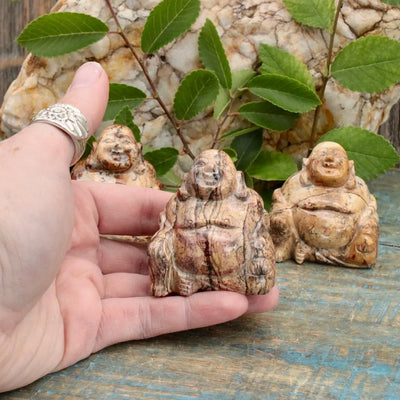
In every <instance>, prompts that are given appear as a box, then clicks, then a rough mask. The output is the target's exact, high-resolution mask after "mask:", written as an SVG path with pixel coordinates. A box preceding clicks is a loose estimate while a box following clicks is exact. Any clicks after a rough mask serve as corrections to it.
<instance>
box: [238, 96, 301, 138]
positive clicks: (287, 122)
mask: <svg viewBox="0 0 400 400" xmlns="http://www.w3.org/2000/svg"><path fill="white" fill-rule="evenodd" d="M239 114H240V115H241V116H242V117H243V118H245V119H247V120H248V121H250V122H252V123H253V124H255V125H258V126H261V127H262V128H265V129H271V130H273V131H287V130H288V129H290V128H291V127H292V126H293V125H294V124H295V122H296V121H297V119H298V117H299V114H295V113H291V112H289V111H286V110H284V109H282V108H280V107H277V106H274V105H273V104H271V103H268V102H265V101H260V102H253V103H247V104H244V105H243V106H241V107H240V108H239Z"/></svg>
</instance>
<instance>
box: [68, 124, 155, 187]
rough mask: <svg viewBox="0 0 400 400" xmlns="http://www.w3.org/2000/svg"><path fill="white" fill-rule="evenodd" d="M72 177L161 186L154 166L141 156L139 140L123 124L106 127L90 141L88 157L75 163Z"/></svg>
mask: <svg viewBox="0 0 400 400" xmlns="http://www.w3.org/2000/svg"><path fill="white" fill-rule="evenodd" d="M71 176H72V178H73V179H76V180H83V181H95V182H109V183H120V184H124V185H132V186H144V187H150V188H156V189H159V188H160V187H161V183H160V182H159V181H158V180H157V177H156V172H155V170H154V168H153V166H152V165H151V164H150V163H149V162H148V161H146V160H145V159H144V158H143V155H142V145H141V143H138V142H136V140H135V137H134V136H133V133H132V131H131V130H130V129H129V128H128V127H127V126H123V125H110V126H108V127H107V128H106V129H105V130H104V131H103V132H102V133H101V134H100V136H99V139H98V141H97V142H94V143H93V149H92V151H91V153H90V155H89V156H88V158H87V159H85V160H81V161H79V162H78V163H77V164H76V165H75V167H74V168H73V170H72V173H71Z"/></svg>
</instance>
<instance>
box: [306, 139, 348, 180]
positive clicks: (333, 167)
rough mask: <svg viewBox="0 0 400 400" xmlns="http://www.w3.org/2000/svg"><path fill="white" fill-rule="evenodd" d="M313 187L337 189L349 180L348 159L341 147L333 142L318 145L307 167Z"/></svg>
mask: <svg viewBox="0 0 400 400" xmlns="http://www.w3.org/2000/svg"><path fill="white" fill-rule="evenodd" d="M307 168H308V171H309V174H310V178H311V180H312V182H313V183H314V184H315V185H319V186H331V187H339V186H343V185H344V184H345V183H346V182H347V180H348V179H349V159H348V158H347V154H346V152H345V150H344V149H343V147H342V146H340V145H339V144H337V143H334V142H323V143H320V144H318V145H317V146H316V147H315V148H314V150H313V151H312V153H311V155H310V157H309V164H308V166H307Z"/></svg>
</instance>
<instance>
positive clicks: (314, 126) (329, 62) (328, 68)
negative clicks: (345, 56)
mask: <svg viewBox="0 0 400 400" xmlns="http://www.w3.org/2000/svg"><path fill="white" fill-rule="evenodd" d="M342 5H343V0H339V1H338V4H337V6H336V12H335V19H334V21H333V26H332V33H331V34H330V39H329V47H328V56H327V59H326V66H325V72H324V74H323V76H322V86H321V89H320V91H319V94H318V96H319V98H320V100H321V103H322V102H323V100H324V97H325V90H326V85H327V84H328V81H329V79H330V78H331V66H332V54H333V44H334V41H335V35H336V30H337V24H338V21H339V15H340V10H341V9H342ZM320 112H321V105H319V106H318V107H317V108H316V110H315V113H314V120H313V124H312V128H311V138H310V146H309V149H308V155H310V153H311V151H312V149H313V148H314V146H315V143H316V141H317V125H318V119H319V115H320Z"/></svg>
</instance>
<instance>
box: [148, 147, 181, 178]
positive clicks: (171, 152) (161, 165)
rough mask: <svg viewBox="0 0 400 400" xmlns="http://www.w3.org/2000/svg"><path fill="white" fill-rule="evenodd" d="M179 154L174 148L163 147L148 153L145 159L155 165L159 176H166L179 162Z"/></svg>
mask: <svg viewBox="0 0 400 400" xmlns="http://www.w3.org/2000/svg"><path fill="white" fill-rule="evenodd" d="M178 155H179V152H178V150H177V149H175V148H173V147H162V148H160V149H157V150H153V151H148V152H147V153H145V154H144V158H145V159H146V160H147V161H148V162H149V163H150V164H152V165H153V167H154V169H155V170H156V173H157V176H163V175H165V174H166V173H167V172H168V171H169V170H170V169H171V168H172V167H173V166H174V165H175V163H176V161H177V160H178Z"/></svg>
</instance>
